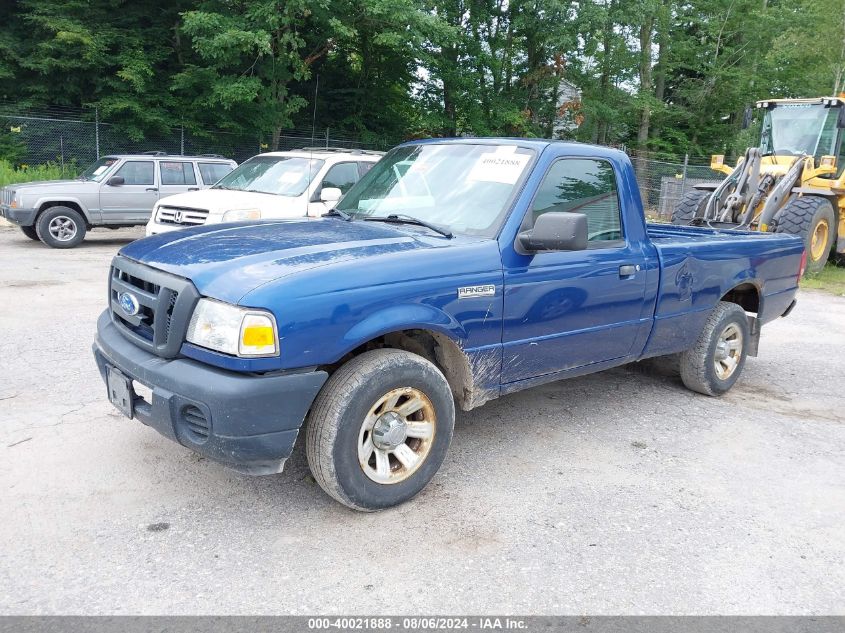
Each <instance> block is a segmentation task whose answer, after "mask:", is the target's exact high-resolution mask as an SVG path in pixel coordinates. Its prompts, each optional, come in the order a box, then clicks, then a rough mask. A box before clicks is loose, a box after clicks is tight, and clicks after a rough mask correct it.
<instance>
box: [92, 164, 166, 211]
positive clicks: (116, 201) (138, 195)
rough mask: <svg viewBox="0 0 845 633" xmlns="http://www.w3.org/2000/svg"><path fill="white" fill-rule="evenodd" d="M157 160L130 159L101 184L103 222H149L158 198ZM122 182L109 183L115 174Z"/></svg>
mask: <svg viewBox="0 0 845 633" xmlns="http://www.w3.org/2000/svg"><path fill="white" fill-rule="evenodd" d="M155 171H156V170H155V161H152V160H127V161H126V162H125V163H123V164H122V165H121V166H120V167H118V169H117V171H116V172H114V174H112V175H111V177H109V178H108V179H106V181H105V182H104V183H103V184H102V185H101V186H100V208H101V209H102V212H103V223H105V224H123V223H133V222H137V223H140V222H146V221H147V220H149V219H150V212H151V211H152V210H153V205H154V204H155V203H156V201H157V200H158V185H157V184H156V173H155ZM117 177H120V178H123V183H122V184H109V182H112V179H113V178H117Z"/></svg>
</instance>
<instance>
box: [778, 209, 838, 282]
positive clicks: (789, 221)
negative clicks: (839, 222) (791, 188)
mask: <svg viewBox="0 0 845 633" xmlns="http://www.w3.org/2000/svg"><path fill="white" fill-rule="evenodd" d="M775 232H776V233H791V234H792V235H799V236H801V238H803V240H804V250H806V251H807V270H806V272H808V273H817V272H819V271H820V270H821V269H822V268H824V265H825V264H826V263H827V259H828V257H829V256H830V249H831V248H832V247H833V241H834V239H835V238H836V214H835V213H834V212H833V205H832V204H831V203H830V201H829V200H827V199H826V198H820V197H818V196H803V197H800V198H794V199H793V200H790V201H789V202H788V203H787V205H786V206H785V207H784V208H783V211H781V212H780V215H779V216H778V220H777V227H776V228H775Z"/></svg>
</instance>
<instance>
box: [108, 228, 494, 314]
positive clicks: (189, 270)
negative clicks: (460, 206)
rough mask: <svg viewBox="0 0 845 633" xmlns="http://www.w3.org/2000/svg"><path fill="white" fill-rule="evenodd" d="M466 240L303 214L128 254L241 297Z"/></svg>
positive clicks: (218, 293)
mask: <svg viewBox="0 0 845 633" xmlns="http://www.w3.org/2000/svg"><path fill="white" fill-rule="evenodd" d="M422 231H425V229H422ZM466 241H477V240H475V239H473V238H466V237H455V238H454V239H452V240H448V239H446V238H442V237H439V236H434V235H432V236H429V235H427V234H424V233H422V232H421V231H420V232H418V231H417V229H416V227H407V228H406V227H405V226H404V225H402V226H394V225H388V224H384V223H381V222H365V221H361V220H359V221H354V222H344V221H343V220H341V219H338V218H324V219H306V218H303V219H301V220H265V221H261V222H239V223H235V224H217V225H205V226H198V227H194V228H190V229H186V230H183V231H173V232H170V233H162V234H159V235H153V236H151V237H148V238H145V239H141V240H137V241H135V242H132V243H131V244H128V245H127V246H124V247H123V248H122V249H121V251H120V254H121V255H122V256H124V257H128V258H129V259H133V260H135V261H138V262H141V263H143V264H147V265H149V266H152V267H154V268H158V269H160V270H164V271H166V272H169V273H171V274H174V275H178V276H180V277H185V278H188V279H190V280H191V281H192V282H193V283H194V285H195V286H196V287H197V290H199V291H200V293H201V294H202V295H205V296H208V297H213V298H216V299H220V300H221V301H227V302H229V303H238V302H239V300H240V299H241V298H242V297H243V296H244V295H246V294H247V293H249V292H250V291H252V290H254V289H255V288H258V287H259V286H261V285H264V284H266V283H268V282H271V281H275V280H277V279H280V278H282V277H286V276H288V275H292V274H294V273H297V272H301V271H305V270H309V269H312V268H317V267H323V266H332V265H336V264H339V263H341V262H344V261H349V260H361V259H362V258H373V259H375V258H378V257H383V256H388V255H390V254H394V253H398V252H402V251H415V250H420V249H434V248H443V247H449V246H452V245H455V244H456V243H459V242H466Z"/></svg>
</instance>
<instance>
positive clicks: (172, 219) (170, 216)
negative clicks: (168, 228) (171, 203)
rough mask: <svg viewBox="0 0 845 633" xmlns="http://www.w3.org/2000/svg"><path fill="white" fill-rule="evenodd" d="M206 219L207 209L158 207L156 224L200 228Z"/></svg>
mask: <svg viewBox="0 0 845 633" xmlns="http://www.w3.org/2000/svg"><path fill="white" fill-rule="evenodd" d="M207 219H208V209H191V208H189V207H159V208H158V214H157V215H156V222H158V223H159V224H178V225H181V226H200V225H202V224H205V221H206V220H207Z"/></svg>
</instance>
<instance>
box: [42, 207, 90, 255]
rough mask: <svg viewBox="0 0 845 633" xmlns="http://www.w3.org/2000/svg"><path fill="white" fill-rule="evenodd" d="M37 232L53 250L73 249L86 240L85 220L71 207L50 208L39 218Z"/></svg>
mask: <svg viewBox="0 0 845 633" xmlns="http://www.w3.org/2000/svg"><path fill="white" fill-rule="evenodd" d="M35 230H36V232H37V233H38V237H39V239H40V240H41V241H42V242H44V243H45V244H46V245H47V246H49V247H51V248H73V247H74V246H78V245H79V244H80V243H81V242H82V240H83V239H85V218H83V217H82V214H80V213H79V211H76V210H75V209H71V208H70V207H50V208H49V209H47V210H46V211H44V212H43V213H42V214H41V215H39V216H38V220H37V221H36V223H35Z"/></svg>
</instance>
